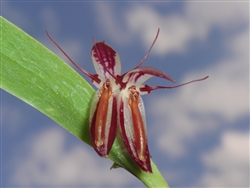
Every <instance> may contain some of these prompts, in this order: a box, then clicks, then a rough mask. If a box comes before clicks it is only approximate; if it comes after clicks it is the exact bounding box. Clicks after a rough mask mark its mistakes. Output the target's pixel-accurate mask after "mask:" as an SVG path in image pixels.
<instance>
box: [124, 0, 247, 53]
mask: <svg viewBox="0 0 250 188" xmlns="http://www.w3.org/2000/svg"><path fill="white" fill-rule="evenodd" d="M160 5H162V6H168V4H167V3H160ZM125 20H126V22H127V23H126V24H127V25H128V31H130V32H131V33H133V34H134V35H137V37H139V38H140V39H141V40H142V41H143V42H144V44H145V46H146V47H147V46H150V44H151V43H152V41H153V37H154V36H155V34H156V30H157V28H158V27H160V29H161V32H160V36H159V39H158V41H157V43H156V45H155V47H154V50H153V53H157V54H158V55H166V53H171V52H183V51H185V50H186V49H187V47H188V43H189V42H190V41H191V39H199V40H204V39H205V38H206V37H207V35H208V33H209V31H210V30H211V29H213V28H214V27H219V28H220V29H222V30H224V31H226V30H228V29H232V28H234V29H237V27H239V26H241V25H242V24H246V23H247V22H248V8H247V4H246V3H219V2H216V3H211V2H210V3H206V2H202V3H201V2H199V3H191V2H189V3H186V6H185V8H184V11H183V13H182V14H180V13H179V12H176V13H170V14H166V15H163V14H161V13H160V12H158V11H157V10H156V9H154V7H153V6H149V4H145V3H144V4H136V3H133V6H132V7H131V8H130V9H129V11H127V12H126V14H125Z"/></svg>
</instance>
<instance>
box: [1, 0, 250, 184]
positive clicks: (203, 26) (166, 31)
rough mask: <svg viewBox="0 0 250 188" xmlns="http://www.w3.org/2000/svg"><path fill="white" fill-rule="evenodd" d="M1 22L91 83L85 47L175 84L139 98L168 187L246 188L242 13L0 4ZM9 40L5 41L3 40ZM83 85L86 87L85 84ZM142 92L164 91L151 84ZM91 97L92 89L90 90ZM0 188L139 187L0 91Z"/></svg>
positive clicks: (232, 8) (154, 6)
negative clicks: (102, 44) (108, 51)
mask: <svg viewBox="0 0 250 188" xmlns="http://www.w3.org/2000/svg"><path fill="white" fill-rule="evenodd" d="M1 15H2V16H4V17H5V18H6V19H8V20H9V21H11V22H12V23H14V24H15V25H17V26H18V27H20V28H21V29H23V30H24V31H25V32H27V33H28V34H30V35H31V36H32V37H34V38H35V39H37V40H38V41H40V42H41V43H42V44H44V45H45V46H47V47H48V48H49V49H51V50H52V51H53V52H54V53H56V54H58V55H59V56H60V57H61V58H62V59H64V60H65V61H66V62H68V61H67V60H66V58H65V57H64V56H63V55H62V54H61V53H60V52H59V50H58V49H57V48H56V47H55V46H54V45H53V44H52V42H51V41H50V40H49V39H48V38H47V36H46V34H45V31H46V30H48V31H49V33H50V34H51V35H52V36H53V38H54V39H55V40H56V41H57V42H58V43H59V44H60V46H61V47H62V48H63V49H64V50H65V51H66V52H67V53H68V54H69V55H70V57H71V58H72V59H73V60H74V61H75V62H77V63H78V64H79V65H80V66H81V67H83V68H84V69H86V70H87V71H89V72H92V73H94V67H93V64H92V61H91V58H90V49H91V47H92V45H93V42H92V38H93V36H95V37H96V41H101V40H105V41H106V43H107V44H109V45H110V46H112V47H113V48H114V49H115V50H116V51H117V52H118V53H119V55H120V58H121V63H122V72H123V73H124V72H127V71H128V70H130V69H132V68H133V67H135V65H137V64H138V63H139V62H140V61H141V59H142V58H143V57H144V55H145V54H146V52H147V50H148V49H149V47H150V45H151V43H152V41H153V39H154V37H155V35H156V32H157V28H160V29H161V31H160V34H159V37H158V40H157V42H156V44H155V46H154V48H153V50H152V52H151V53H150V55H149V57H148V59H147V60H146V61H145V64H144V65H148V66H152V67H155V68H157V69H160V70H162V71H163V72H165V73H167V74H168V75H170V76H171V77H172V78H174V79H175V80H176V82H177V84H179V83H183V82H186V81H190V80H192V79H197V78H201V77H204V76H207V75H209V79H207V80H206V81H202V82H199V83H193V84H190V85H187V86H185V87H181V88H178V89H172V90H157V91H154V92H152V93H151V94H149V95H144V96H143V100H144V103H145V110H146V118H147V130H148V141H149V150H150V152H151V155H152V157H153V160H154V162H155V163H156V165H157V166H158V168H159V169H160V171H161V172H162V174H163V176H164V177H165V179H166V180H167V182H168V183H169V185H170V186H171V187H229V186H231V187H248V186H249V3H247V1H245V2H187V1H186V2H141V3H139V2H133V1H131V2H118V1H116V2H104V1H103V2H83V1H79V2H77V1H75V2H68V1H67V2H62V1H61V2H57V1H54V2H46V1H45V2H38V1H27V2H21V1H20V2H13V1H2V2H1ZM6 40H8V39H6ZM83 77H84V78H86V80H88V81H89V78H87V77H86V76H85V75H83ZM146 83H147V84H149V85H169V86H170V85H173V84H172V83H170V82H168V81H166V80H162V79H159V78H152V79H150V80H148V81H147V82H146ZM93 87H94V86H93ZM1 106H2V111H1V113H2V114H1V118H2V120H1V160H2V161H1V173H2V174H1V176H2V179H1V180H2V182H1V184H2V186H3V187H35V186H40V187H52V186H53V187H54V186H57V187H62V186H64V187H73V186H75V187H143V186H144V185H143V184H142V183H141V182H140V181H139V180H137V179H136V178H135V177H134V176H132V175H131V174H129V173H128V172H126V171H125V170H123V169H121V168H120V169H113V170H109V168H110V166H111V165H112V161H110V160H108V159H104V158H100V157H99V156H98V155H97V154H96V152H95V151H94V150H93V148H91V147H89V146H88V145H86V144H85V143H83V142H82V141H80V140H79V139H77V138H76V137H74V136H73V135H71V134H70V133H69V132H67V131H66V130H64V129H63V128H62V127H61V126H59V125H58V124H56V123H55V122H53V121H52V120H51V119H49V118H48V117H46V116H45V115H43V114H42V113H40V112H39V111H38V110H36V109H34V108H32V107H31V106H29V105H27V104H26V103H24V102H23V101H20V100H19V99H17V98H15V97H13V96H12V95H10V94H8V93H6V92H5V91H3V90H1Z"/></svg>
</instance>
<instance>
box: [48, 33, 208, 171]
mask: <svg viewBox="0 0 250 188" xmlns="http://www.w3.org/2000/svg"><path fill="white" fill-rule="evenodd" d="M158 34H159V29H158V32H157V35H156V37H155V39H154V41H153V43H152V45H151V47H150V49H149V51H148V52H147V54H146V55H145V57H144V58H143V59H142V61H141V62H140V63H139V64H138V65H137V66H136V67H135V68H134V69H132V70H131V71H128V72H127V73H125V74H123V75H121V64H120V58H119V55H118V53H117V52H116V51H115V50H113V49H112V48H111V47H110V46H109V45H107V44H106V43H105V42H97V43H94V46H93V47H92V50H91V55H92V60H93V64H94V67H95V70H96V73H97V74H90V73H89V72H87V71H85V70H84V69H82V68H81V67H79V66H78V65H77V64H76V63H75V62H74V61H73V60H71V58H70V57H69V56H68V55H67V54H66V53H65V52H64V51H63V50H62V49H61V47H60V46H59V45H58V44H57V43H56V42H55V41H54V40H53V39H52V38H51V36H49V34H48V33H47V35H48V37H49V38H50V39H51V40H52V42H53V43H54V44H55V45H56V46H57V47H58V48H59V49H60V50H61V51H62V52H63V53H64V55H65V56H66V57H67V58H68V59H69V60H70V62H71V63H73V64H74V65H75V66H76V67H77V68H78V69H79V70H81V71H82V72H83V73H84V74H86V75H87V76H88V77H90V79H91V81H92V83H93V84H94V85H95V86H96V87H97V88H98V90H97V92H96V93H95V95H94V97H93V99H92V104H91V109H90V118H89V119H90V136H91V141H92V145H93V147H94V149H95V150H96V152H97V153H98V154H99V155H100V156H102V157H106V156H107V155H108V154H109V151H110V149H111V147H112V145H113V142H114V139H115V137H116V133H117V128H118V126H119V130H120V133H121V137H122V139H123V142H124V144H125V146H126V148H127V151H128V152H129V154H130V155H131V156H132V158H133V159H134V161H135V162H136V163H137V164H138V165H139V166H140V168H141V169H142V170H144V171H145V172H148V173H152V168H151V164H150V153H149V149H148V141H147V132H146V117H145V109H144V104H143V101H142V98H141V95H144V94H148V93H150V92H151V91H153V90H156V89H172V88H177V87H180V86H183V85H186V84H189V83H192V82H197V81H202V80H205V79H206V78H208V76H207V77H204V78H201V79H197V80H193V81H190V82H187V83H183V84H180V85H176V86H149V85H145V84H143V83H144V82H145V81H146V80H148V79H149V78H151V77H154V76H156V77H160V78H164V79H167V80H169V81H171V82H175V81H174V80H173V79H172V78H171V77H170V76H168V75H167V74H165V73H164V72H162V71H160V70H157V69H155V68H152V67H148V66H141V65H142V64H143V62H144V61H145V60H146V58H147V56H148V55H149V53H150V51H151V49H152V47H153V45H154V43H155V42H156V39H157V37H158Z"/></svg>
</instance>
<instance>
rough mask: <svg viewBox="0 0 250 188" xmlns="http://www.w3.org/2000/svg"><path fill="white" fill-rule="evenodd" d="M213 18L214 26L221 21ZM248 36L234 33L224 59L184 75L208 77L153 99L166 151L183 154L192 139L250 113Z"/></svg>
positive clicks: (160, 143)
mask: <svg viewBox="0 0 250 188" xmlns="http://www.w3.org/2000/svg"><path fill="white" fill-rule="evenodd" d="M236 10H238V8H236ZM223 12H227V11H225V10H223ZM229 12H230V11H229ZM231 12H233V13H234V12H235V11H231ZM196 14H197V15H198V13H196ZM210 14H213V13H212V12H211V13H210ZM212 17H213V16H212ZM213 18H214V19H215V20H214V22H212V20H210V22H211V24H210V27H211V26H212V25H213V23H217V22H218V20H216V17H213ZM183 19H184V18H183ZM185 19H186V18H185ZM228 19H229V20H226V19H225V18H224V19H222V20H223V21H224V22H230V19H231V16H228ZM245 24H246V25H247V23H245ZM222 27H223V25H222ZM225 32H227V31H225ZM248 36H249V30H248V28H246V29H245V30H242V31H241V32H240V31H238V32H235V33H234V32H233V33H231V34H230V35H228V37H227V38H226V39H225V41H224V44H223V45H224V50H225V52H227V53H225V56H224V57H223V58H221V60H219V61H218V62H216V63H214V62H213V63H211V66H210V67H209V68H207V69H206V70H199V72H190V73H189V74H188V75H186V76H185V77H184V80H185V81H188V80H192V79H194V78H201V77H204V76H206V75H209V76H210V77H209V78H208V79H207V80H205V81H202V82H200V83H193V84H190V85H188V86H185V87H182V88H179V89H176V90H175V92H174V93H173V94H171V95H169V96H168V97H165V96H164V95H163V94H162V97H157V98H155V99H153V98H150V99H151V105H150V106H151V108H150V109H149V110H150V111H148V113H149V114H151V113H152V114H153V116H154V117H155V126H154V128H152V129H154V130H155V129H157V130H158V131H159V133H158V135H159V136H158V146H159V148H160V149H161V150H162V151H164V152H166V154H168V155H169V156H172V157H181V156H183V155H185V153H186V152H187V151H186V148H187V144H188V142H190V141H194V140H195V138H196V136H198V135H202V134H205V133H208V131H211V130H216V129H217V128H218V127H220V126H222V125H227V124H230V123H233V122H235V121H237V120H239V119H241V118H244V117H247V116H248V114H249V106H248V104H249V92H248V87H249V85H248V82H249V65H248V54H249V51H248V50H249V47H248ZM182 82H183V81H182ZM178 83H181V82H180V81H178ZM166 92H167V91H166ZM162 93H163V92H162Z"/></svg>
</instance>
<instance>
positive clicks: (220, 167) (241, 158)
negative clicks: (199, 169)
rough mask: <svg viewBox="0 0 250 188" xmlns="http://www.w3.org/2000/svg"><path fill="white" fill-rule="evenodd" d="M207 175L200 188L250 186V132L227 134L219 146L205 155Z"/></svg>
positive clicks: (223, 136) (203, 160)
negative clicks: (205, 187) (207, 187)
mask: <svg viewBox="0 0 250 188" xmlns="http://www.w3.org/2000/svg"><path fill="white" fill-rule="evenodd" d="M202 162H203V163H204V165H205V167H206V168H205V169H206V171H205V173H204V175H203V177H202V178H201V180H200V181H199V182H198V185H199V186H209V187H211V186H217V187H248V186H249V132H246V133H241V132H233V131H229V132H225V133H224V134H223V135H222V138H221V143H220V145H219V146H217V147H216V148H214V149H213V150H211V151H208V152H207V153H205V154H203V156H202Z"/></svg>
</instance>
